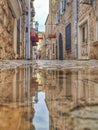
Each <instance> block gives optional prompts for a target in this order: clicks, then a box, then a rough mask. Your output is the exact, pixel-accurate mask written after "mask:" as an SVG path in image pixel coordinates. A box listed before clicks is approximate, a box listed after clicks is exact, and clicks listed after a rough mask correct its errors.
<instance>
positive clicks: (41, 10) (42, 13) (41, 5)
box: [34, 0, 49, 31]
mask: <svg viewBox="0 0 98 130" xmlns="http://www.w3.org/2000/svg"><path fill="white" fill-rule="evenodd" d="M34 7H35V18H34V19H35V21H38V23H39V31H44V24H45V21H46V18H47V15H48V12H49V0H35V1H34Z"/></svg>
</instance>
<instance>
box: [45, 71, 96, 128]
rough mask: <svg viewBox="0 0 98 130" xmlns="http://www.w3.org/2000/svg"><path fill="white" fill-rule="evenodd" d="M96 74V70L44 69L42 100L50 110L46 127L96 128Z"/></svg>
mask: <svg viewBox="0 0 98 130" xmlns="http://www.w3.org/2000/svg"><path fill="white" fill-rule="evenodd" d="M87 76H88V77H87ZM97 77H98V72H97V71H96V70H94V69H88V70H77V69H76V70H75V69H74V70H63V71H62V70H48V71H47V73H46V78H47V80H46V85H47V86H46V102H47V106H48V109H49V112H50V130H53V129H60V130H66V129H68V130H70V129H73V130H76V129H79V130H80V129H81V130H86V128H88V129H94V128H97V127H98V126H96V125H97V123H96V122H95V120H98V118H97V116H96V115H98V111H97V107H98V91H97V89H98V82H97V80H98V78H97ZM95 113H96V114H95ZM89 122H90V125H88V123H89ZM93 123H94V125H93ZM82 124H83V125H82ZM97 129H98V128H97Z"/></svg>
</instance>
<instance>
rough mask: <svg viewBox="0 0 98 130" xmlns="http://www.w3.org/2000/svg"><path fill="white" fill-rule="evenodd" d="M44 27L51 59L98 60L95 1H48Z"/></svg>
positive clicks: (97, 18) (97, 10) (97, 27)
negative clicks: (47, 35) (48, 39)
mask: <svg viewBox="0 0 98 130" xmlns="http://www.w3.org/2000/svg"><path fill="white" fill-rule="evenodd" d="M47 23H49V24H50V26H49V25H48V28H50V30H51V32H50V34H51V35H52V36H53V35H54V34H55V38H54V39H53V38H50V41H51V48H52V49H50V50H52V52H51V57H52V59H59V60H64V59H98V51H97V50H98V1H97V0H80V1H78V0H58V1H55V0H50V4H49V18H48V22H47ZM46 26H47V25H46ZM46 33H47V31H46ZM53 50H54V51H53ZM53 55H54V56H53Z"/></svg>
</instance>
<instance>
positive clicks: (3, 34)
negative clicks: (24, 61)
mask: <svg viewBox="0 0 98 130" xmlns="http://www.w3.org/2000/svg"><path fill="white" fill-rule="evenodd" d="M13 20H14V18H13V16H12V14H11V11H10V9H9V7H8V3H7V0H0V59H13V58H14V50H13V24H14V23H13V22H14V21H13Z"/></svg>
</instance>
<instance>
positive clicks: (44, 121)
mask: <svg viewBox="0 0 98 130" xmlns="http://www.w3.org/2000/svg"><path fill="white" fill-rule="evenodd" d="M38 100H39V101H38V103H37V104H34V109H35V114H34V119H33V124H34V126H35V130H49V112H48V109H47V106H46V104H45V93H44V92H39V93H38Z"/></svg>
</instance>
